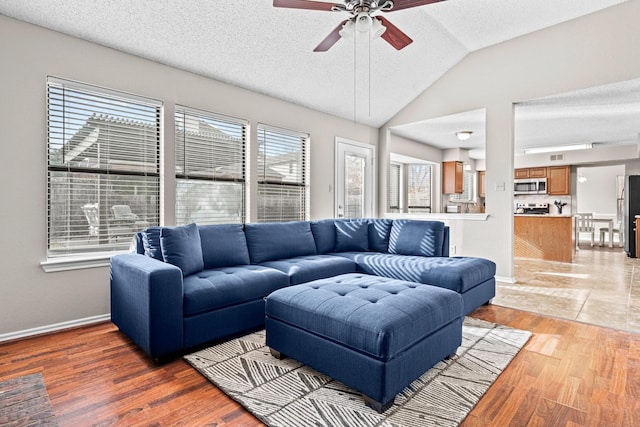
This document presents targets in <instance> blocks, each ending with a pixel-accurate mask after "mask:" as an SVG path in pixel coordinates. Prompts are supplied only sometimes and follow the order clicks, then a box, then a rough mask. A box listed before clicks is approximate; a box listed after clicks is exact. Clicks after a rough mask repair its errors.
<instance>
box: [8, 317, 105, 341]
mask: <svg viewBox="0 0 640 427" xmlns="http://www.w3.org/2000/svg"><path fill="white" fill-rule="evenodd" d="M109 320H111V314H101V315H100V316H92V317H85V318H84V319H76V320H69V321H68V322H62V323H55V324H53V325H46V326H39V327H37V328H32V329H25V330H23V331H16V332H9V333H7V334H0V342H3V341H13V340H17V339H20V338H28V337H33V336H36V335H42V334H48V333H51V332H57V331H61V330H64V329H71V328H77V327H78V326H86V325H91V324H93V323H100V322H106V321H109Z"/></svg>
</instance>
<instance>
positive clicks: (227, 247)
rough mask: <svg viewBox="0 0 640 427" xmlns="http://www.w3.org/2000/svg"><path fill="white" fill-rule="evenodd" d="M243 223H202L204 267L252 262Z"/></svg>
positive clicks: (200, 229)
mask: <svg viewBox="0 0 640 427" xmlns="http://www.w3.org/2000/svg"><path fill="white" fill-rule="evenodd" d="M243 228H244V226H243V225H242V224H223V225H201V226H200V227H198V229H199V231H200V240H201V242H202V258H203V261H204V268H205V269H210V268H219V267H231V266H234V265H246V264H249V263H250V260H249V250H248V249H247V239H245V237H244V230H243Z"/></svg>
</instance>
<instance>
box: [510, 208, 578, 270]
mask: <svg viewBox="0 0 640 427" xmlns="http://www.w3.org/2000/svg"><path fill="white" fill-rule="evenodd" d="M574 227H575V225H574V220H573V217H572V216H568V215H567V216H557V215H515V216H514V218H513V229H514V240H513V255H514V256H516V257H519V258H533V259H543V260H548V261H559V262H573V257H574V254H575V242H576V241H575V233H574V230H575V228H574Z"/></svg>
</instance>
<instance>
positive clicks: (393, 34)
mask: <svg viewBox="0 0 640 427" xmlns="http://www.w3.org/2000/svg"><path fill="white" fill-rule="evenodd" d="M375 19H377V20H378V21H380V23H381V24H382V25H383V26H384V27H385V28H386V29H387V30H386V31H385V32H384V33H382V35H381V36H380V37H382V38H383V39H384V40H385V41H386V42H387V43H389V44H390V45H391V46H393V47H394V48H396V49H397V50H400V49H403V48H405V47H407V46H408V45H410V44H411V43H413V40H411V38H410V37H409V36H408V35H406V34H405V33H403V32H402V31H401V30H400V28H398V27H396V26H395V25H393V24H392V23H391V22H389V20H388V19H385V18H383V17H382V16H376V17H375Z"/></svg>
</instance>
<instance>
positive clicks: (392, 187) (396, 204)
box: [387, 163, 402, 212]
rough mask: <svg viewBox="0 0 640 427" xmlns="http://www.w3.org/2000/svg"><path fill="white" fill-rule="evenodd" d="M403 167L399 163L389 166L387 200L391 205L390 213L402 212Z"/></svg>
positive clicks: (389, 207)
mask: <svg viewBox="0 0 640 427" xmlns="http://www.w3.org/2000/svg"><path fill="white" fill-rule="evenodd" d="M401 172H402V165H401V164H399V163H391V164H389V183H388V190H389V191H388V194H387V200H388V203H389V206H388V211H389V212H400V184H401V180H400V173H401Z"/></svg>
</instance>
